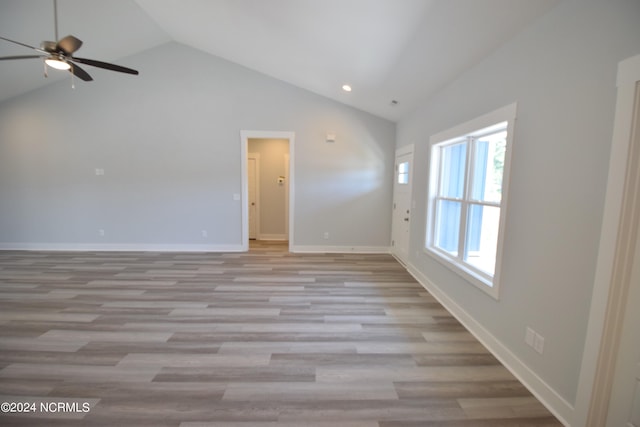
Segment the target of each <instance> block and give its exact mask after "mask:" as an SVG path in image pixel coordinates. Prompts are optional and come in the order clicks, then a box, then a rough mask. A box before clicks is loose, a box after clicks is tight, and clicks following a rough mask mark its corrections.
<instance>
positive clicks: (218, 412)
mask: <svg viewBox="0 0 640 427" xmlns="http://www.w3.org/2000/svg"><path fill="white" fill-rule="evenodd" d="M0 395H1V396H0V402H13V403H14V408H13V409H17V405H18V402H20V404H24V403H29V404H31V403H33V404H35V405H34V406H31V407H29V408H28V409H29V410H32V409H34V408H35V412H33V411H32V412H31V413H4V414H0V425H2V426H13V425H16V426H80V425H86V426H160V427H162V426H167V427H169V426H171V427H214V426H215V427H278V426H283V427H284V426H286V427H297V426H308V427H325V426H326V427H329V426H331V427H334V426H344V427H401V426H411V427H415V426H450V427H452V426H487V427H488V426H558V425H560V423H559V422H558V421H557V420H556V419H555V418H554V417H553V416H552V415H551V414H550V413H549V412H548V411H547V410H546V409H545V408H544V407H543V406H542V405H541V404H540V403H539V402H538V401H537V400H536V399H535V398H534V397H533V396H532V395H531V394H530V393H529V392H528V391H527V390H526V389H525V388H524V387H523V386H522V385H521V384H520V383H519V382H518V381H517V380H516V379H515V378H514V377H513V376H512V375H511V374H510V373H509V372H508V371H507V369H505V368H504V367H503V366H502V365H501V364H500V363H499V362H498V361H497V360H496V359H495V358H494V357H493V356H492V355H491V354H490V353H489V352H488V351H487V350H486V349H485V348H484V347H483V346H482V345H481V344H480V343H479V342H478V341H476V340H475V339H474V338H473V337H472V336H471V335H470V334H469V333H468V332H467V331H465V329H464V328H463V327H462V326H461V325H460V323H458V322H457V321H456V320H455V319H454V318H453V317H452V316H451V315H450V314H449V313H447V311H446V310H445V309H444V308H443V307H442V306H441V305H440V304H438V303H437V302H436V301H435V300H434V298H433V297H432V296H431V295H429V293H427V292H426V291H425V290H424V289H423V288H422V287H421V286H420V285H419V284H418V283H417V282H416V281H415V280H414V279H413V278H412V277H411V276H410V275H409V274H408V273H407V272H406V271H405V269H404V268H403V267H402V266H401V265H400V264H398V262H396V261H395V260H394V258H392V257H391V256H388V255H356V254H345V255H338V254H289V253H287V252H286V246H285V245H284V244H264V243H262V244H260V243H258V244H254V245H252V249H251V251H250V252H249V253H223V254H215V253H212V254H202V253H200V254H198V253H141V252H138V253H132V252H129V253H113V252H12V251H4V252H0ZM41 405H42V406H41ZM23 409H24V407H23Z"/></svg>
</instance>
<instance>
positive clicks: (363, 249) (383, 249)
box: [289, 245, 391, 254]
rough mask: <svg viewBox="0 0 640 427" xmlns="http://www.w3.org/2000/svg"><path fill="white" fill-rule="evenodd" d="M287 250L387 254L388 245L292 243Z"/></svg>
mask: <svg viewBox="0 0 640 427" xmlns="http://www.w3.org/2000/svg"><path fill="white" fill-rule="evenodd" d="M289 250H290V251H291V252H294V253H327V254H347V253H354V254H388V253H390V250H391V248H390V247H388V246H314V245H294V246H290V247H289Z"/></svg>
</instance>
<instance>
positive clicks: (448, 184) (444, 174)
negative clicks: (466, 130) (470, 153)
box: [440, 142, 467, 199]
mask: <svg viewBox="0 0 640 427" xmlns="http://www.w3.org/2000/svg"><path fill="white" fill-rule="evenodd" d="M466 156H467V143H466V142H465V143H462V144H455V145H448V146H446V147H442V163H441V169H440V170H441V172H440V195H441V196H443V197H451V198H454V199H460V198H462V194H463V191H464V169H465V161H466Z"/></svg>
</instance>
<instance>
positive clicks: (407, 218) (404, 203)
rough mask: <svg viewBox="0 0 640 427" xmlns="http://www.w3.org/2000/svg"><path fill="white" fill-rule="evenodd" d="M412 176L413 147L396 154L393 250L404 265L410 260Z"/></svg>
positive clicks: (392, 230) (392, 227) (392, 228)
mask: <svg viewBox="0 0 640 427" xmlns="http://www.w3.org/2000/svg"><path fill="white" fill-rule="evenodd" d="M412 174H413V146H410V147H406V148H403V149H401V150H398V151H397V152H396V162H395V175H394V186H393V215H392V226H391V250H392V253H393V254H394V255H395V256H396V258H398V259H399V260H400V261H401V262H403V263H406V262H407V261H408V258H409V237H410V225H411V180H412V179H411V177H412Z"/></svg>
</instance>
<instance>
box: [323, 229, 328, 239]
mask: <svg viewBox="0 0 640 427" xmlns="http://www.w3.org/2000/svg"><path fill="white" fill-rule="evenodd" d="M328 238H329V232H328V231H325V232H324V239H325V240H327V239H328Z"/></svg>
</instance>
